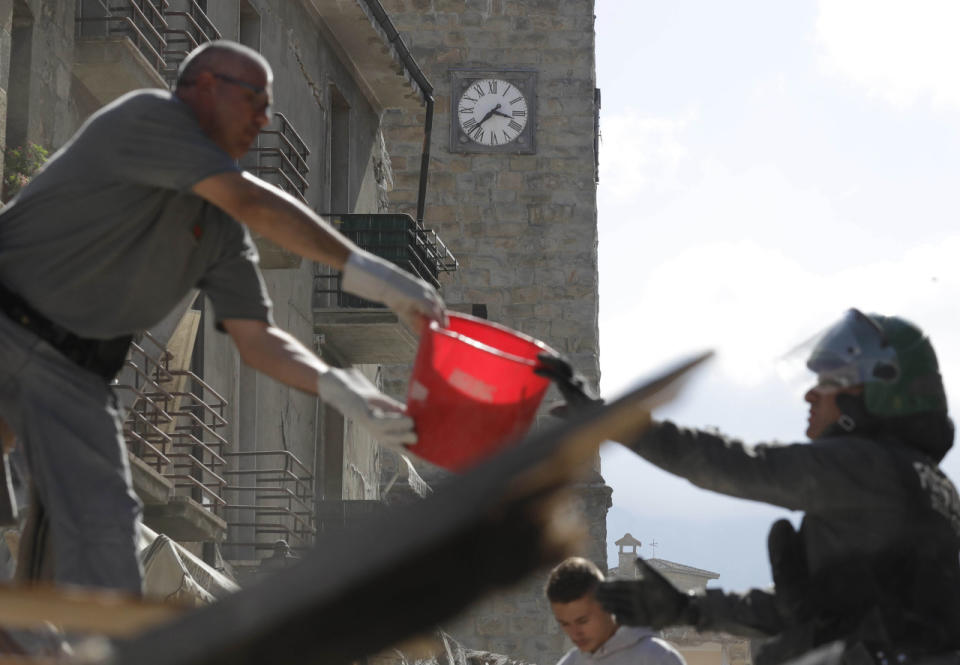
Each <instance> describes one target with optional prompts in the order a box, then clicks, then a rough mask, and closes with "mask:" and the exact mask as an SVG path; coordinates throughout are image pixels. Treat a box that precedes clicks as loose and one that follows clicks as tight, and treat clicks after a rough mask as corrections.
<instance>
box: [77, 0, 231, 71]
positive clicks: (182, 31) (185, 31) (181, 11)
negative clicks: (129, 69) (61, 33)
mask: <svg viewBox="0 0 960 665" xmlns="http://www.w3.org/2000/svg"><path fill="white" fill-rule="evenodd" d="M76 21H77V36H78V37H81V38H83V37H86V38H96V37H124V36H125V37H128V38H129V39H130V40H131V41H132V42H133V43H134V45H135V46H136V47H137V49H138V50H139V51H140V52H141V53H142V54H143V55H144V57H146V59H147V60H148V61H149V62H150V64H151V65H152V66H153V68H154V69H156V71H157V73H158V74H160V75H161V76H162V77H163V78H164V79H165V80H166V81H167V82H168V83H173V81H174V80H175V79H176V76H177V68H178V67H179V66H180V63H181V62H182V61H183V59H184V58H185V57H187V54H188V53H189V52H190V51H192V50H193V49H195V48H196V47H197V46H199V45H200V44H202V43H204V42H208V41H212V40H214V39H220V38H221V35H220V31H219V30H217V27H216V26H215V25H214V24H213V21H211V20H210V18H209V17H208V16H207V14H206V13H205V12H204V11H203V8H202V7H201V6H200V5H199V4H198V3H197V2H196V0H77V18H76Z"/></svg>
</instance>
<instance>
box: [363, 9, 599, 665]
mask: <svg viewBox="0 0 960 665" xmlns="http://www.w3.org/2000/svg"><path fill="white" fill-rule="evenodd" d="M381 2H382V5H383V7H384V9H386V11H387V13H388V14H389V15H390V17H391V19H392V20H393V22H394V24H395V25H396V27H397V29H398V30H399V32H400V35H401V37H402V39H403V41H404V42H405V43H406V44H407V46H408V47H409V48H410V50H411V52H412V53H413V55H414V57H415V58H416V60H417V62H418V63H420V65H421V66H422V67H423V68H424V73H425V74H426V76H427V78H428V79H429V80H430V82H431V83H432V84H433V86H434V99H435V109H434V116H433V129H432V133H431V142H430V155H431V159H430V170H429V173H430V176H429V181H428V184H427V195H426V207H425V217H424V222H425V225H426V226H427V227H428V228H433V229H435V230H436V231H437V233H438V234H439V235H440V237H442V238H443V239H444V241H445V242H446V243H447V245H448V246H449V248H450V249H451V251H452V252H453V253H454V254H455V255H456V257H457V258H458V259H459V261H460V269H459V270H458V271H457V272H455V273H453V277H452V278H451V279H448V280H447V281H446V282H445V283H444V286H443V295H444V298H445V299H446V301H447V303H448V304H449V305H450V306H451V307H452V308H454V309H457V310H460V311H466V312H468V313H471V312H472V313H474V314H478V315H481V316H486V317H487V318H489V319H490V320H492V321H497V322H500V323H503V324H505V325H508V326H510V327H512V328H516V329H518V330H521V331H523V332H525V333H528V334H530V335H533V336H534V337H537V338H539V339H541V340H543V341H545V342H546V343H547V344H549V345H551V346H553V347H554V348H556V349H558V350H560V351H562V352H563V353H565V354H566V355H567V356H568V357H569V358H570V359H571V360H572V361H573V362H574V364H575V365H576V367H577V368H578V369H579V370H580V371H581V372H583V373H584V375H585V376H587V377H588V378H590V379H591V380H593V381H594V382H596V381H597V380H598V378H599V364H598V354H599V349H598V330H597V305H598V293H597V284H598V275H597V204H596V174H597V170H596V169H597V127H598V112H599V93H598V91H597V89H596V71H595V58H594V15H593V12H594V2H593V0H381ZM424 120H425V118H424V116H423V113H422V112H421V113H419V114H416V115H415V114H403V113H399V112H398V113H393V112H388V113H387V114H386V115H385V117H384V123H383V124H384V128H385V130H384V133H385V136H386V140H387V144H388V147H389V153H390V154H391V155H392V156H393V164H392V167H393V173H394V183H395V186H394V190H393V191H392V192H391V194H390V201H391V208H392V209H394V210H397V211H402V212H409V213H410V214H414V215H415V213H416V201H417V185H418V173H419V168H420V155H421V151H422V147H423V146H422V140H423V135H424ZM398 378H399V377H398ZM397 392H401V393H402V389H400V390H398V391H397ZM547 399H548V400H549V399H550V396H548V398H547ZM599 471H600V469H599V460H598V461H597V462H596V464H595V468H594V473H593V478H592V480H591V481H589V482H585V483H584V484H583V485H582V486H581V487H580V488H579V490H580V491H579V493H578V496H579V505H578V509H579V510H581V511H582V512H583V513H584V514H585V516H586V519H587V521H588V523H589V524H590V529H591V539H590V543H589V544H588V548H587V551H585V552H584V555H586V556H588V557H590V558H591V559H593V560H595V561H596V562H597V563H598V564H600V565H601V567H602V568H604V569H605V568H606V553H605V552H606V548H605V539H606V511H607V508H608V506H609V503H610V488H609V487H607V486H606V485H605V484H604V482H603V479H602V478H601V476H600V473H599ZM510 547H511V543H503V548H504V550H505V552H506V553H507V554H508V555H509V550H510ZM464 574H465V575H469V574H470V571H468V570H464ZM544 577H545V574H541V575H539V576H535V577H533V578H531V579H530V580H529V581H528V582H526V583H524V584H523V585H521V587H519V588H517V589H514V590H513V591H511V592H509V593H505V594H501V595H498V596H495V597H493V598H488V599H486V600H484V601H481V602H480V603H479V604H477V605H476V606H474V607H473V608H471V610H470V611H469V612H467V613H466V614H465V615H464V616H463V617H461V618H460V619H459V620H458V621H456V622H453V623H451V624H450V625H448V626H444V628H445V629H446V630H448V631H449V632H450V633H451V634H453V635H454V637H456V638H457V639H458V640H460V641H461V642H462V643H463V644H464V645H465V646H468V647H471V648H475V649H489V650H491V651H495V652H498V653H502V654H506V655H509V656H511V657H513V658H517V659H522V660H525V661H528V662H533V663H539V664H540V665H549V664H551V663H554V662H556V660H557V659H558V658H559V657H560V656H561V655H562V653H563V652H564V651H565V650H566V649H567V648H569V647H570V644H569V642H567V641H566V640H565V637H564V635H563V634H562V632H560V631H559V629H558V628H557V626H556V625H555V622H554V620H553V617H552V615H551V613H550V609H549V607H548V605H547V603H546V601H545V599H544V598H543V591H542V585H543V581H544ZM424 602H429V601H428V600H427V599H424Z"/></svg>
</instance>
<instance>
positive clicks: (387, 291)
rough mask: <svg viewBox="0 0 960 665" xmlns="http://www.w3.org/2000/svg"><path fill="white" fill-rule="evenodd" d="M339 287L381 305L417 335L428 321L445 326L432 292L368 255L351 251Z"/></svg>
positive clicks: (439, 303)
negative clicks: (391, 311)
mask: <svg viewBox="0 0 960 665" xmlns="http://www.w3.org/2000/svg"><path fill="white" fill-rule="evenodd" d="M341 285H342V287H343V290H344V291H347V292H349V293H352V294H354V295H357V296H360V297H361V298H366V299H367V300H373V301H375V302H382V303H383V304H384V305H386V306H387V307H389V308H390V309H392V310H393V311H394V312H396V314H397V316H399V317H400V320H401V321H403V322H404V323H405V324H407V325H408V326H409V327H410V329H411V330H413V331H414V332H415V333H417V334H420V333H421V332H422V331H423V328H424V325H425V324H429V322H430V321H436V322H437V323H439V324H440V325H441V326H444V327H446V325H447V316H446V314H445V313H444V307H443V300H442V299H441V298H440V295H439V294H438V293H437V291H436V289H434V288H433V287H432V286H431V285H429V284H427V283H426V282H425V281H423V280H422V279H420V278H419V277H415V276H413V275H411V274H410V273H408V272H406V271H404V270H401V269H400V268H398V267H397V266H395V265H393V264H392V263H390V262H389V261H384V260H383V259H381V258H380V257H378V256H374V255H373V254H371V253H369V252H365V251H363V250H355V251H354V252H352V253H351V254H350V258H349V259H347V263H346V265H345V266H344V267H343V282H342V284H341Z"/></svg>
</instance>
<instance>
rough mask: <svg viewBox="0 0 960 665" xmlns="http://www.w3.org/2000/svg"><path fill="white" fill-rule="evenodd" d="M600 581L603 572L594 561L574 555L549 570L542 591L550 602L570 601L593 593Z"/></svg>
mask: <svg viewBox="0 0 960 665" xmlns="http://www.w3.org/2000/svg"><path fill="white" fill-rule="evenodd" d="M602 581H603V573H602V572H600V569H599V568H598V567H597V565H596V564H595V563H593V562H592V561H589V560H587V559H584V558H582V557H578V556H574V557H570V558H569V559H566V560H565V561H563V562H561V563H560V564H559V565H558V566H557V567H556V568H554V569H553V570H551V571H550V577H548V578H547V586H546V588H545V589H544V591H545V592H546V594H547V599H548V600H549V601H550V602H551V603H572V602H573V601H575V600H580V599H581V598H583V597H584V596H586V595H587V594H589V593H593V591H594V590H595V589H596V588H597V585H598V584H600V582H602Z"/></svg>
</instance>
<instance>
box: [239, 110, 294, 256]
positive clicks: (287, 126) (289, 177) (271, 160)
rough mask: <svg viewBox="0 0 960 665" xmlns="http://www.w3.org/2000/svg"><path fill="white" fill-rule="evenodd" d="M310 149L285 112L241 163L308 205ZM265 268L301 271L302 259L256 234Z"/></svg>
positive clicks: (279, 115) (278, 115) (276, 116)
mask: <svg viewBox="0 0 960 665" xmlns="http://www.w3.org/2000/svg"><path fill="white" fill-rule="evenodd" d="M309 157H310V149H309V148H308V147H307V144H306V143H305V142H304V140H303V139H302V138H301V137H300V134H298V133H297V130H296V129H295V128H294V127H293V124H291V122H290V121H289V120H288V119H287V117H286V116H285V115H283V114H282V113H274V114H273V121H272V122H271V123H270V125H269V126H268V127H267V128H266V129H264V130H263V131H261V132H260V136H259V137H257V142H256V144H255V145H254V147H253V148H251V149H250V152H249V154H248V155H247V156H246V157H245V158H244V160H243V161H242V162H241V163H242V164H243V165H244V166H245V167H246V168H247V170H249V171H250V172H251V173H252V174H253V175H255V176H257V177H259V178H262V179H263V180H266V181H267V182H269V183H271V184H274V185H276V186H277V187H279V188H280V189H282V190H283V191H285V192H287V193H288V194H290V195H291V196H293V197H295V198H297V199H300V201H302V202H304V203H306V202H307V188H308V187H309V186H310V185H309V182H308V180H307V176H308V175H309V173H310V167H309V166H308V165H307V160H308V159H309ZM254 240H255V241H256V243H257V249H258V250H259V252H260V267H261V268H299V267H300V263H301V261H302V258H301V257H300V256H299V255H298V254H294V253H293V252H288V251H287V250H285V249H283V248H281V247H278V246H277V245H275V244H274V243H273V242H271V241H269V240H267V239H266V238H263V237H261V236H258V235H256V234H254Z"/></svg>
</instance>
